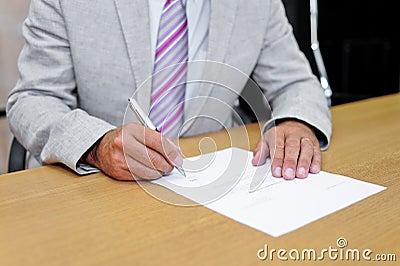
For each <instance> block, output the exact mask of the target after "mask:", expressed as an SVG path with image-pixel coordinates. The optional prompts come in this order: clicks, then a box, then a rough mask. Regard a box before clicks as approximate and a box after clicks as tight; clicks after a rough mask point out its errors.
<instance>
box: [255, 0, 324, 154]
mask: <svg viewBox="0 0 400 266" xmlns="http://www.w3.org/2000/svg"><path fill="white" fill-rule="evenodd" d="M268 10H269V14H267V18H268V22H267V28H266V31H265V35H264V44H263V49H262V51H261V54H260V56H259V59H258V62H257V65H256V67H255V70H254V72H253V76H252V77H253V79H254V80H255V81H256V82H257V83H258V84H259V86H260V87H261V88H262V89H263V90H264V94H265V96H266V98H267V100H268V102H269V104H270V105H271V108H272V119H271V120H270V121H268V122H267V123H266V125H265V129H267V128H269V127H271V126H273V125H274V123H275V122H276V121H279V120H282V119H285V118H295V119H298V120H301V121H304V122H306V123H307V124H309V125H311V126H312V127H314V128H315V129H316V130H317V136H318V138H319V140H320V143H321V148H322V149H326V148H327V147H328V145H329V140H330V136H331V132H332V126H331V115H330V111H329V108H328V103H327V100H326V98H325V96H324V94H323V90H322V88H321V86H320V84H319V82H318V80H317V79H316V77H315V76H314V75H313V74H312V71H311V69H310V66H309V63H308V61H307V59H306V57H305V56H304V54H303V53H301V51H300V50H299V48H298V45H297V42H296V40H295V38H294V36H293V33H292V28H291V26H290V24H289V23H288V21H287V18H286V15H285V11H284V8H283V5H282V2H281V1H280V0H271V1H270V8H269V9H268Z"/></svg>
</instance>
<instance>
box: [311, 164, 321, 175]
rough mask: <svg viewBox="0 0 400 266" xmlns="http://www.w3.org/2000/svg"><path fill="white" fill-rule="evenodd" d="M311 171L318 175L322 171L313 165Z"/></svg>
mask: <svg viewBox="0 0 400 266" xmlns="http://www.w3.org/2000/svg"><path fill="white" fill-rule="evenodd" d="M311 170H312V172H313V173H318V172H319V170H320V169H319V166H318V165H315V164H313V165H311Z"/></svg>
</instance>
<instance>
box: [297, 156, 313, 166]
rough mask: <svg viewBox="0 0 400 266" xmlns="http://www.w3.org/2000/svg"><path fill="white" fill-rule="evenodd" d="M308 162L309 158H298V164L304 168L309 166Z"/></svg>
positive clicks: (309, 162)
mask: <svg viewBox="0 0 400 266" xmlns="http://www.w3.org/2000/svg"><path fill="white" fill-rule="evenodd" d="M310 164H311V158H310V159H300V160H299V161H298V165H299V166H303V167H305V168H308V167H310Z"/></svg>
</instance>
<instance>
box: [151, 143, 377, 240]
mask: <svg viewBox="0 0 400 266" xmlns="http://www.w3.org/2000/svg"><path fill="white" fill-rule="evenodd" d="M251 159H252V153H251V152H249V151H246V150H242V149H237V148H229V149H225V150H222V151H218V152H215V153H211V154H206V155H203V156H197V157H193V158H190V159H185V161H184V168H185V170H186V173H187V175H188V178H184V177H183V176H181V175H180V174H179V173H177V172H173V173H172V174H171V175H169V176H166V177H163V178H161V179H158V180H156V181H153V182H154V183H157V184H159V185H162V186H164V187H166V188H168V189H170V190H172V191H174V192H176V193H178V194H180V195H182V196H184V197H186V198H189V199H191V200H193V201H195V202H199V203H201V204H203V205H205V206H206V207H207V208H210V209H212V210H214V211H216V212H218V213H221V214H223V215H225V216H227V217H229V218H231V219H233V220H236V221H238V222H240V223H242V224H245V225H248V226H250V227H253V228H255V229H257V230H260V231H262V232H265V233H267V234H269V235H271V236H273V237H279V236H281V235H283V234H286V233H288V232H290V231H293V230H295V229H298V228H300V227H302V226H304V225H306V224H308V223H311V222H313V221H315V220H317V219H319V218H322V217H324V216H326V215H328V214H330V213H333V212H335V211H337V210H340V209H342V208H345V207H347V206H349V205H351V204H353V203H355V202H357V201H360V200H362V199H364V198H366V197H368V196H371V195H373V194H375V193H378V192H380V191H382V190H384V189H385V187H382V186H379V185H375V184H371V183H367V182H363V181H360V180H356V179H353V178H349V177H345V176H340V175H335V174H330V173H327V172H323V171H322V172H320V173H319V174H316V175H309V177H308V178H306V179H294V180H291V181H286V180H283V179H282V178H275V177H273V176H272V175H270V174H269V173H268V170H269V164H268V162H267V164H265V165H263V166H260V167H253V166H252V165H251ZM266 173H268V176H267V177H266V179H265V181H264V183H263V184H262V185H261V186H260V188H259V189H258V190H257V191H255V192H253V193H249V192H248V191H249V186H250V182H251V180H252V177H253V176H254V175H255V174H266Z"/></svg>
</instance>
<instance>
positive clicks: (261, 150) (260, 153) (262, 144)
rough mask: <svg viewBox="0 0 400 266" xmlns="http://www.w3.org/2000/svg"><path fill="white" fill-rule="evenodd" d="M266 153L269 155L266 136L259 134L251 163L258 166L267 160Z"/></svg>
mask: <svg viewBox="0 0 400 266" xmlns="http://www.w3.org/2000/svg"><path fill="white" fill-rule="evenodd" d="M268 155H269V148H268V144H267V142H266V138H265V137H264V136H261V137H260V139H259V140H258V143H257V145H256V147H255V149H254V152H253V156H254V157H253V160H252V164H253V165H254V166H259V165H262V164H264V163H265V161H266V160H267V157H268Z"/></svg>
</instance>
